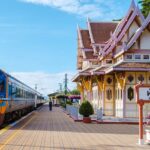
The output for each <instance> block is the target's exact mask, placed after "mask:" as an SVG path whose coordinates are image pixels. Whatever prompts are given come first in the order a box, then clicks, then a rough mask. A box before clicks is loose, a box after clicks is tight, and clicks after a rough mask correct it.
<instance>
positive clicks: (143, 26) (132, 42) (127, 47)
mask: <svg viewBox="0 0 150 150" xmlns="http://www.w3.org/2000/svg"><path fill="white" fill-rule="evenodd" d="M149 24H150V14H149V15H148V17H147V18H146V20H145V21H144V22H143V24H142V26H141V27H140V28H139V29H138V30H137V31H136V33H135V34H134V36H133V37H132V38H131V40H130V41H129V42H128V44H127V46H126V49H125V50H128V49H129V48H130V47H131V46H132V45H133V44H134V43H135V42H136V40H137V39H138V38H139V37H140V35H141V34H142V32H143V30H144V29H145V28H146V27H147V26H148V25H149Z"/></svg>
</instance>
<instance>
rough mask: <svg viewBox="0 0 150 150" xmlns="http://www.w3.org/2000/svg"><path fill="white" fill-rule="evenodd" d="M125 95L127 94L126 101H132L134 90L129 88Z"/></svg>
mask: <svg viewBox="0 0 150 150" xmlns="http://www.w3.org/2000/svg"><path fill="white" fill-rule="evenodd" d="M127 93H128V99H129V100H130V101H132V99H133V98H134V90H133V88H132V87H129V88H128V92H127Z"/></svg>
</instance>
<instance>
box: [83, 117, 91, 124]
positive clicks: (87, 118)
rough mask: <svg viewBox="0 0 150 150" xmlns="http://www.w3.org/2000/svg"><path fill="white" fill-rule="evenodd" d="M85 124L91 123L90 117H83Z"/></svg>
mask: <svg viewBox="0 0 150 150" xmlns="http://www.w3.org/2000/svg"><path fill="white" fill-rule="evenodd" d="M83 122H84V123H91V118H90V117H83Z"/></svg>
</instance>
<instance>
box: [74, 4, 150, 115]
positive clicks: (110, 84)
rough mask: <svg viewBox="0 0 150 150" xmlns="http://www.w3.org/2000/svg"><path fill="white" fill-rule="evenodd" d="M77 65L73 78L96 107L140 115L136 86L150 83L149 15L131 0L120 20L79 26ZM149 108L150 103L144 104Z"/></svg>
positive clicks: (106, 112)
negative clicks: (145, 14)
mask: <svg viewBox="0 0 150 150" xmlns="http://www.w3.org/2000/svg"><path fill="white" fill-rule="evenodd" d="M116 9H117V8H116ZM104 17H105V16H104ZM77 67H78V74H77V75H76V76H74V78H73V81H74V82H76V83H77V85H78V89H79V90H80V92H81V95H82V99H83V97H86V98H87V99H88V100H89V101H91V103H92V104H93V106H94V108H95V110H96V109H97V108H102V110H103V113H104V114H105V115H108V116H116V117H137V116H138V105H137V104H136V100H135V91H134V86H135V85H136V84H137V83H139V82H142V83H147V84H150V15H149V16H148V17H147V18H146V19H145V18H144V17H143V15H142V13H141V11H140V9H139V8H138V6H136V5H135V3H134V1H132V3H131V5H130V8H129V10H128V12H127V14H126V16H125V17H124V18H123V19H122V20H121V21H120V22H118V23H117V22H92V21H90V20H88V21H87V29H80V28H79V27H78V56H77ZM148 111H150V105H145V107H144V112H145V113H148Z"/></svg>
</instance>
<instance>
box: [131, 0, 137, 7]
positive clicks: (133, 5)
mask: <svg viewBox="0 0 150 150" xmlns="http://www.w3.org/2000/svg"><path fill="white" fill-rule="evenodd" d="M135 7H136V5H135V1H134V0H132V1H131V5H130V8H133V9H134V8H135Z"/></svg>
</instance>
